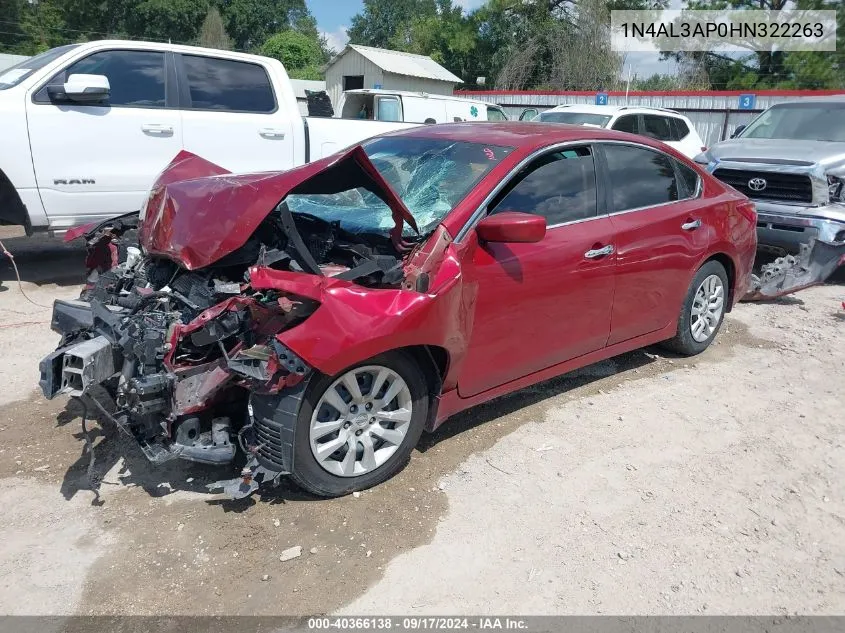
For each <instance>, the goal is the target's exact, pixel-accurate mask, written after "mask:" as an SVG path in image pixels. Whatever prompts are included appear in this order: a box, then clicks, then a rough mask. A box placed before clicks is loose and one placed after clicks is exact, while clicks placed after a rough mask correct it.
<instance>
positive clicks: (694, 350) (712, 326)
mask: <svg viewBox="0 0 845 633" xmlns="http://www.w3.org/2000/svg"><path fill="white" fill-rule="evenodd" d="M728 288H729V286H728V275H727V272H725V267H724V266H722V264H720V263H719V262H716V261H709V262H707V263H706V264H704V266H702V267H701V268H699V269H698V272H697V273H696V274H695V276H694V277H693V279H692V283H691V284H690V287H689V290H688V291H687V296H686V298H685V299H684V304H683V306H682V307H681V314H680V316H679V317H678V333H677V334H676V335H675V338H673V339H671V340H669V341H666V343H665V344H664V345H665V346H666V347H667V348H669V349H671V350H672V351H675V352H678V353H679V354H683V355H685V356H694V355H695V354H700V353H701V352H703V351H704V350H706V349H707V348H708V347H709V346H710V343H712V342H713V339H715V338H716V334H717V333H718V332H719V329H720V328H721V326H722V321H723V320H724V318H725V309H726V307H727V301H728Z"/></svg>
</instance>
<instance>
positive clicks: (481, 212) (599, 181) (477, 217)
mask: <svg viewBox="0 0 845 633" xmlns="http://www.w3.org/2000/svg"><path fill="white" fill-rule="evenodd" d="M600 142H601V139H596V138H586V139H581V140H578V141H563V142H561V143H554V144H552V145H546V146H544V147H541V148H539V149H537V150H534V151H533V152H531V154H529V155H528V156H526V157H524V158H523V159H522V160H520V161H519V162H518V163H517V164H516V165H514V166H513V167H511V169H510V171H509V172H508V174H507V176H505V178H503V179H502V180H500V181H499V182H498V183H497V184H496V186H495V187H493V189H491V190H490V193H488V194H487V195H486V196H485V197H484V200H482V201H481V204H479V205H478V207H477V208H476V209H475V211H473V212H472V215H470V217H469V219H467V221H466V222H465V223H464V225H463V227H461V229H460V230H459V231H458V232H457V234H456V235H455V239H454V240H453V241H454V242H455V243H458V244H460V243H462V242H463V241H464V240H465V239H466V236H467V235H468V234H469V232H470V231H472V230H473V229H474V228H475V226H476V225H477V224H478V223H479V222H481V220H483V219H484V218H485V217H486V215H487V207H488V206H489V205H490V203H491V202H492V201H493V200H494V199H495V198H496V196H498V195H499V193H500V192H501V191H502V189H504V188H505V187H506V186H508V184H509V183H510V182H511V181H512V180H513V179H514V178H515V177H516V175H517V174H519V172H520V171H522V170H523V169H524V168H525V167H526V166H527V165H528V164H529V163H531V161H533V160H536V159H537V158H539V157H541V156H543V155H545V154H548V153H551V152H557V151H560V150H565V149H567V148H570V147H580V146H584V145H589V146H590V147H591V148H595V145H596V144H597V143H600ZM593 151H594V150H593ZM597 154H598V152H595V151H594V161H595V160H596V158H595V157H596V155H597ZM602 160H604V156H602ZM606 175H607V172H606V170H605V171H600V170H599V169H598V165H596V187H601V188H602V189H604V190H606V189H607V182H606V180H604V178H605V177H606ZM607 202H608V198H607V195H606V194H605V196H604V200H602V196H598V195H597V196H596V215H595V217H597V218H598V217H601V216H602V215H607V213H608V212H607V209H609V206H607ZM602 204H604V209H605V210H604V212H603V213H602V212H601V211H600V209H601V206H602ZM587 219H588V220H589V219H592V218H587ZM576 221H577V222H583V221H584V220H576ZM564 224H568V223H564ZM553 226H562V225H560V224H555V225H553ZM546 228H552V227H551V226H548V227H546Z"/></svg>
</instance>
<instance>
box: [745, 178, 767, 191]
mask: <svg viewBox="0 0 845 633" xmlns="http://www.w3.org/2000/svg"><path fill="white" fill-rule="evenodd" d="M767 184H768V183H767V182H766V180H765V178H752V179H751V180H749V181H748V188H749V189H751V191H763V189H765V188H766V185H767Z"/></svg>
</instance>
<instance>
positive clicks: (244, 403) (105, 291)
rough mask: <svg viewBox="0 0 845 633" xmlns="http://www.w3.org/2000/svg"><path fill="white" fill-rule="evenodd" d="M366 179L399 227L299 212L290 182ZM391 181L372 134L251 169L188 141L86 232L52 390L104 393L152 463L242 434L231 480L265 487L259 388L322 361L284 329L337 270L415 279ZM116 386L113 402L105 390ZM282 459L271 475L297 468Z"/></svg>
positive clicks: (200, 457) (375, 278)
mask: <svg viewBox="0 0 845 633" xmlns="http://www.w3.org/2000/svg"><path fill="white" fill-rule="evenodd" d="M359 183H360V186H361V187H364V188H365V189H367V190H369V191H372V192H373V193H374V194H375V195H376V196H378V197H379V198H381V199H382V200H383V201H385V203H386V204H387V206H389V207H390V209H391V211H392V215H393V217H394V218H395V219H396V223H395V224H396V226H395V227H394V230H391V231H385V233H384V234H383V235H376V234H366V235H362V234H357V233H355V232H349V231H347V230H344V229H343V228H341V227H340V224H339V223H338V222H330V221H326V220H322V219H320V218H318V217H315V216H313V215H309V214H303V213H300V214H297V215H296V216H294V214H293V213H292V212H291V209H290V207H289V204H288V203H289V202H290V203H291V204H293V202H292V199H293V198H292V197H290V196H289V195H288V194H291V195H294V194H302V195H307V194H309V193H314V192H320V193H332V192H333V191H335V190H340V191H344V190H346V189H348V188H349V187H350V186H352V187H354V186H357V185H358V184H359ZM391 193H392V192H390V190H389V187H388V186H387V185H385V184H384V183H383V182H380V181H379V177H378V172H377V171H376V170H375V169H374V168H373V167H372V165H371V164H370V163H369V161H368V160H367V157H366V155H365V154H364V153H363V151H361V150H360V148H357V149H353V150H351V151H349V152H347V153H345V154H342V155H339V157H335V158H333V159H332V160H323V161H320V162H318V163H313V164H311V165H309V166H306V168H302V169H300V170H299V171H297V170H293V171H291V172H284V173H280V174H263V175H248V176H243V177H240V176H228V175H225V172H223V170H221V169H220V168H219V167H217V166H215V165H212V164H210V163H207V162H206V161H203V160H202V159H199V158H198V157H195V156H193V155H188V154H183V155H180V156H179V157H177V159H176V160H174V162H173V163H172V164H171V166H170V167H169V168H168V170H166V171H165V172H164V173H163V174H162V175H161V176H160V177H159V180H158V181H157V183H156V185H155V186H154V187H153V190H152V192H151V194H150V197H149V199H148V202H147V208H146V209H145V212H142V214H141V217H140V218H139V219H137V221H135V220H133V218H131V217H130V218H127V217H123V218H120V220H119V221H117V222H104V223H101V224H100V225H96V226H94V225H92V226H89V227H84V228H82V229H80V230H79V231H78V232H77V234H76V235H74V236H73V237H83V236H84V237H85V239H86V240H87V242H88V247H89V255H88V259H87V264H88V268H89V273H90V274H89V283H88V285H86V287H85V289H84V290H83V292H82V295H81V296H80V299H79V300H76V301H62V300H58V301H56V302H55V304H54V307H53V317H52V324H51V327H52V329H53V330H54V331H55V332H57V333H58V334H59V335H61V340H60V343H59V346H58V348H57V349H56V350H55V351H54V352H53V353H51V354H49V355H48V356H47V357H45V358H44V359H43V360H42V361H41V364H40V372H41V379H40V386H41V389H42V391H43V393H44V395H45V397H47V398H48V399H52V398H55V397H56V396H58V395H60V394H64V395H67V396H71V397H78V398H81V399H83V400H87V399H93V400H94V404H96V405H97V406H98V408H101V411H105V412H106V413H107V414H108V415H109V416H110V417H111V418H112V419H113V421H114V422H115V423H116V424H117V425H118V426H119V427H120V428H121V429H122V430H124V431H126V432H128V433H129V434H131V435H132V436H133V437H134V438H135V439H136V440H137V442H138V444H139V445H140V447H141V449H142V451H143V453H144V454H145V455H146V457H147V458H148V459H149V460H150V461H151V462H154V463H162V462H165V461H168V460H171V459H176V458H181V459H186V460H189V461H194V462H200V463H206V464H226V463H229V462H232V461H233V460H235V457H236V455H237V451H238V448H240V449H242V450H243V451H244V453H246V455H247V457H248V458H250V461H249V462H248V469H249V468H251V470H250V471H249V473H248V474H247V475H246V476H245V477H243V478H242V479H241V480H235V481H236V482H238V481H239V482H240V484H243V485H240V484H239V485H238V486H236V488H237V489H236V490H231V491H230V492H231V493H232V494H233V495H234V496H240V494H241V492H243V491H244V490H246V492H247V493H248V492H251V491H252V490H253V489H254V487H255V485H256V483H257V481H256V480H255V478H254V477H253V476H254V475H255V474H256V472H258V471H259V470H260V469H261V467H260V465H259V461H258V460H259V459H260V457H261V456H262V455H263V454H265V453H267V451H268V450H270V449H272V446H270V447H269V448H268V438H267V437H261V436H260V434H259V433H258V432H257V430H256V429H255V428H254V425H253V424H252V423H251V405H250V404H249V402H250V396H251V394H262V395H273V394H278V393H280V392H282V391H283V390H294V389H296V388H297V386H299V388H302V387H303V386H304V384H305V381H307V380H308V379H309V377H310V375H311V374H312V372H314V371H315V370H314V369H313V368H312V367H311V366H309V364H308V363H307V362H306V361H305V360H303V359H302V358H301V357H300V356H298V355H297V354H296V353H294V352H293V351H292V350H291V349H288V348H287V347H286V346H285V345H284V343H283V342H282V340H281V338H282V337H280V334H281V333H283V332H286V331H287V330H290V329H291V328H294V327H296V326H298V325H299V324H301V323H303V322H304V321H305V320H307V319H308V318H309V317H310V316H311V315H312V314H313V313H314V312H315V311H316V310H317V309H318V308H319V307H320V300H321V294H320V292H318V291H316V290H317V289H319V288H321V287H324V286H325V285H326V284H327V283H331V284H335V285H336V286H339V287H351V286H354V287H356V288H360V289H362V290H363V289H364V288H399V287H400V286H402V285H403V284H405V283H407V282H408V280H407V278H406V275H405V271H404V259H403V255H404V254H405V253H407V250H408V246H409V244H407V243H405V242H403V241H402V239H401V235H402V226H403V222H404V221H407V220H408V215H409V214H408V212H407V209H405V208H404V207H402V206H401V202H398V201H397V200H396V199H395V196H392V195H391ZM145 215H146V217H144V216H145ZM410 223H411V224H412V223H413V220H412V219H411V220H410ZM112 258H114V259H112ZM115 263H116V265H113V264H115ZM268 273H269V274H271V275H272V274H275V275H277V276H278V275H284V276H285V279H287V280H288V285H289V286H290V287H292V288H294V291H290V290H286V289H285V287H284V286H285V283H284V282H283V281H280V282H278V283H277V284H274V283H270V284H268V283H266V281H265V282H264V283H254V281H253V277H256V278H259V279H260V278H262V277H265V278H266V276H267V274H268ZM273 285H277V287H272V286H273ZM299 287H301V288H302V289H303V290H302V291H301V292H296V289H297V288H299ZM103 390H104V391H105V392H106V393H107V394H108V395H109V397H110V398H111V399H112V400H113V402H114V407H113V411H114V412H113V413H110V412H108V411H106V409H105V408H104V407H102V404H100V398H102V395H103V393H102V391H103ZM293 413H294V414H295V413H296V412H293ZM265 435H266V432H265ZM273 439H274V438H270V440H273ZM275 439H278V438H275ZM270 443H271V444H272V441H270ZM271 452H272V451H271ZM265 461H266V460H265ZM269 465H270V467H273V470H272V471H270V470H268V469H264V473H263V475H270V476H276V475H278V474H281V473H283V472H284V467H283V464H278V463H276V464H274V463H269ZM260 474H261V473H260ZM257 479H258V480H260V479H261V476H259V477H258V478H257ZM244 482H246V483H244ZM244 486H246V487H245V488H244ZM239 491H240V492H239Z"/></svg>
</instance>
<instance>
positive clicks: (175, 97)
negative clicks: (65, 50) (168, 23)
mask: <svg viewBox="0 0 845 633" xmlns="http://www.w3.org/2000/svg"><path fill="white" fill-rule="evenodd" d="M120 51H122V52H127V53H163V54H164V107H163V108H159V107H150V106H135V105H120V104H119V105H111V104H102V103H75V102H74V101H61V102H55V101H51V100H50V99H49V98H47V99H39V98H38V95H40V94H41V92H42V91H46V88H47V86H52V85H54V84H53V80H54V79H55V78H56V77H57V76H58V75H60V74H62V73H64V72H65V71H67V69H68V68H70V67H71V66H73V65H74V64H77V63H79V62H81V61H83V60H85V59H88V58H89V57H91V56H92V55H97V54H99V53H114V52H120ZM65 80H67V77H66V78H65ZM30 101H31V102H32V104H33V105H36V106H44V105H49V106H54V107H55V106H67V107H72V106H77V107H79V106H85V107H93V108H131V109H135V110H138V109H140V110H178V109H179V101H180V97H179V81H178V78H177V73H176V62H175V54H174V53H173V51H171V50H167V49H165V48H162V49H152V48H132V47H127V46H115V47H113V48H100V49H97V50H93V51H88V53H87V54H86V55H83V56H81V57H77V58H75V59H73V60H71V61H70V63H68V64H67V65H66V66H63V67H61V68H60V69H58V70H56V71H55V72H54V73H53V74H52V75H50V77H49V78H47V79H45V80H43V81H42V82H41V83H39V84H38V85H36V86H35V87H34V88H31V89H30Z"/></svg>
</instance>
